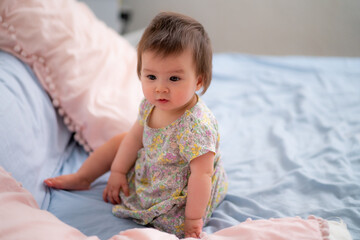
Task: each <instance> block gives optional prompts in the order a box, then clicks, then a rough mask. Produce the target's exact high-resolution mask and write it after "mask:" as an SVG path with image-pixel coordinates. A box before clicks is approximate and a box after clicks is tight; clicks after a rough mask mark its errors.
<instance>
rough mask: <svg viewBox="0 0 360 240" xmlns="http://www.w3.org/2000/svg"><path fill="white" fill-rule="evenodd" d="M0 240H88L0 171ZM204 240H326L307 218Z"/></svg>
mask: <svg viewBox="0 0 360 240" xmlns="http://www.w3.org/2000/svg"><path fill="white" fill-rule="evenodd" d="M0 239H8V240H11V239H22V240H26V239H31V240H33V239H37V240H41V239H52V240H57V239H59V240H60V239H66V240H68V239H74V240H75V239H76V240H78V239H79V240H80V239H87V240H96V239H98V238H97V237H95V236H93V237H87V236H85V235H84V234H82V233H81V232H80V231H78V230H77V229H75V228H72V227H71V226H69V225H66V224H65V223H63V222H61V221H60V220H59V219H57V218H56V217H55V216H54V215H52V214H51V213H49V212H47V211H43V210H40V209H39V207H38V206H37V204H36V201H35V199H34V198H33V196H32V195H31V194H30V193H29V192H28V191H27V190H25V189H24V188H23V187H22V186H21V184H19V183H18V182H17V181H16V180H15V179H14V178H13V177H11V175H10V174H9V173H7V172H6V171H5V170H4V169H3V168H2V167H0ZM140 239H141V240H179V239H178V238H177V237H176V236H175V235H171V234H168V233H164V232H160V231H158V230H156V229H151V228H147V229H131V230H127V231H123V232H120V233H119V234H118V235H115V236H113V237H112V238H111V240H140ZM190 239H194V238H188V240H190ZM201 239H204V240H233V239H234V240H235V239H238V240H247V239H249V240H250V239H251V240H262V239H264V240H275V239H276V240H285V239H302V240H303V239H309V240H329V227H328V224H327V221H325V220H323V219H321V218H316V217H313V216H311V217H309V218H308V219H306V220H304V219H301V218H280V219H269V220H254V221H252V220H250V219H249V220H247V221H245V222H243V223H241V224H239V225H237V226H234V227H230V228H225V229H223V230H220V231H218V232H216V233H213V234H206V233H203V234H202V236H201Z"/></svg>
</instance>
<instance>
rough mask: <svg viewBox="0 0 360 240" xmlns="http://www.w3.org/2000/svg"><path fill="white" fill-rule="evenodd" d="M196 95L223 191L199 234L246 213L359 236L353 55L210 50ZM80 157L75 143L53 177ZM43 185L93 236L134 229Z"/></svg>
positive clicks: (97, 187) (357, 89) (359, 64)
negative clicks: (211, 123) (323, 224)
mask: <svg viewBox="0 0 360 240" xmlns="http://www.w3.org/2000/svg"><path fill="white" fill-rule="evenodd" d="M213 66H214V69H213V82H212V85H211V87H210V88H209V90H208V92H207V93H206V94H205V95H204V96H203V99H204V101H205V102H206V103H207V104H208V106H209V107H210V109H211V110H212V111H213V112H214V114H215V115H216V117H217V119H218V122H219V127H220V133H221V151H222V159H223V162H224V166H225V169H226V171H227V173H228V177H229V192H228V195H227V196H226V198H225V200H224V201H223V202H222V203H221V204H220V206H219V207H218V209H216V210H215V212H214V214H213V216H212V218H211V219H210V221H209V223H208V224H207V225H206V226H205V228H204V231H205V232H207V233H213V232H215V231H218V230H220V229H223V228H225V227H230V226H233V225H236V224H238V223H240V222H243V221H245V220H246V219H247V218H252V219H268V218H280V217H293V216H300V217H303V218H307V216H309V215H316V216H319V217H322V218H324V219H327V220H336V219H337V218H341V219H343V220H344V222H345V223H346V224H347V226H348V229H349V231H350V233H351V234H352V236H353V238H354V239H360V238H359V237H360V236H359V233H360V226H359V225H360V104H359V103H360V59H359V58H316V57H264V56H248V55H242V54H216V55H215V56H214V61H213ZM86 156H87V154H86V153H85V152H84V151H83V150H82V149H81V148H80V147H79V146H77V145H76V144H75V143H73V146H72V153H71V155H70V157H69V158H68V159H67V161H66V163H65V164H64V165H63V168H62V169H61V172H60V173H61V174H65V173H70V172H73V171H75V170H76V169H77V168H78V167H79V166H80V165H81V163H82V161H83V160H84V159H85V158H86ZM107 177H108V175H104V176H103V177H101V178H100V179H98V180H97V181H96V182H94V184H93V185H92V188H91V190H89V191H72V192H69V191H61V190H60V191H59V190H51V202H50V206H49V208H48V210H49V211H50V212H52V213H54V214H55V215H56V216H57V217H59V218H60V219H61V220H62V221H64V222H66V223H68V224H70V225H71V226H74V227H76V228H78V229H80V230H81V231H82V232H83V233H85V234H86V235H97V236H99V237H100V238H101V239H107V238H108V237H110V236H112V235H114V234H116V233H118V232H119V231H121V230H125V229H129V228H134V227H141V226H139V225H136V224H135V223H133V222H132V221H130V220H127V219H120V218H116V217H114V216H112V214H111V204H107V203H104V202H103V201H102V198H101V193H102V190H103V188H104V187H105V184H106V179H107Z"/></svg>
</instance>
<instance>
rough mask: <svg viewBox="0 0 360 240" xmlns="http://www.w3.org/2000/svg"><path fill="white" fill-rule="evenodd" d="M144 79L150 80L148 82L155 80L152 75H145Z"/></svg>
mask: <svg viewBox="0 0 360 240" xmlns="http://www.w3.org/2000/svg"><path fill="white" fill-rule="evenodd" d="M146 77H147V78H148V79H150V80H155V79H156V77H155V76H154V75H147V76H146Z"/></svg>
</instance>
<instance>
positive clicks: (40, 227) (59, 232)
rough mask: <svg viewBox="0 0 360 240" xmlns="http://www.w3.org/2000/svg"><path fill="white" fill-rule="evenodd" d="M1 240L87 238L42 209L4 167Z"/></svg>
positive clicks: (0, 196) (0, 194) (0, 179)
mask: <svg viewBox="0 0 360 240" xmlns="http://www.w3.org/2000/svg"><path fill="white" fill-rule="evenodd" d="M0 239H7V240H12V239H22V240H27V239H29V240H34V239H36V240H42V239H44V240H49V239H51V240H57V239H59V240H64V239H78V240H81V239H87V240H96V239H98V238H97V237H86V236H85V235H84V234H82V233H81V232H80V231H79V230H77V229H75V228H72V227H70V226H68V225H66V224H65V223H63V222H61V221H60V220H59V219H57V218H56V217H55V216H54V215H52V214H51V213H49V212H47V211H43V210H40V209H39V207H38V206H37V203H36V201H35V199H34V198H33V196H32V195H31V193H30V192H28V191H27V190H25V189H24V188H23V187H22V186H21V184H20V183H18V182H16V181H15V179H14V178H13V177H11V175H10V174H9V173H7V172H6V171H5V170H4V169H3V168H2V167H0Z"/></svg>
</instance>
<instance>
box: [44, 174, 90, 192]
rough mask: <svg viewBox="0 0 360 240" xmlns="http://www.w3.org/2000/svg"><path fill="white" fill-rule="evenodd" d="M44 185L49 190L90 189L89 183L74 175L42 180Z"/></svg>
mask: <svg viewBox="0 0 360 240" xmlns="http://www.w3.org/2000/svg"><path fill="white" fill-rule="evenodd" d="M44 183H45V184H46V185H47V186H48V187H51V188H57V189H66V190H87V189H89V188H90V182H89V181H88V180H86V179H84V178H81V177H80V176H78V174H76V173H74V174H68V175H62V176H59V177H55V178H48V179H45V180H44Z"/></svg>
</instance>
